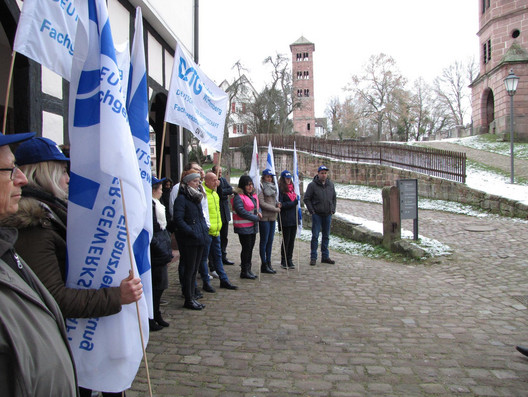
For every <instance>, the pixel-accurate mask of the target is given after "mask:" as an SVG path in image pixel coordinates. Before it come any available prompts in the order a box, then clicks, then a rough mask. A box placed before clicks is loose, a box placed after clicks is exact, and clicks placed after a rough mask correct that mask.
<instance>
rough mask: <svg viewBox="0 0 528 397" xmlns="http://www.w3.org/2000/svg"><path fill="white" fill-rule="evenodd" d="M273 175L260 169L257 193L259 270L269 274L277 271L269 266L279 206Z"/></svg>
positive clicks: (267, 170)
mask: <svg viewBox="0 0 528 397" xmlns="http://www.w3.org/2000/svg"><path fill="white" fill-rule="evenodd" d="M274 176H275V175H274V174H273V172H271V170H270V169H269V168H266V169H265V170H264V171H262V178H261V179H260V190H259V195H258V198H259V204H260V209H261V210H262V219H261V220H260V221H259V233H260V244H259V251H260V261H261V265H260V272H261V273H269V274H275V273H277V272H276V271H275V270H274V269H273V267H271V249H272V247H273V237H274V236H275V220H276V219H277V215H278V214H279V212H280V206H281V204H280V203H279V201H278V200H277V197H278V194H277V185H275V183H274V181H273V177H274Z"/></svg>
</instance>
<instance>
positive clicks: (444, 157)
mask: <svg viewBox="0 0 528 397" xmlns="http://www.w3.org/2000/svg"><path fill="white" fill-rule="evenodd" d="M256 137H257V145H258V146H266V147H267V146H268V143H269V142H270V141H271V145H272V147H273V148H274V149H275V148H277V149H288V150H293V142H294V141H295V145H296V147H297V150H298V151H302V152H307V153H309V154H315V155H319V156H324V157H329V158H331V159H336V160H345V161H355V162H358V163H371V164H380V165H386V166H389V167H396V168H401V169H405V170H409V171H413V172H420V173H422V174H426V175H430V176H434V177H438V178H444V179H448V180H451V181H455V182H462V183H465V182H466V153H463V152H455V151H451V150H440V149H434V148H426V147H419V146H410V145H402V144H398V143H385V142H373V143H367V142H356V141H352V140H343V141H338V140H331V139H320V138H314V137H306V136H294V135H275V134H269V135H268V134H257V135H256ZM253 138H254V135H247V136H242V137H237V138H230V139H229V146H230V147H232V148H238V147H241V146H244V145H252V144H253Z"/></svg>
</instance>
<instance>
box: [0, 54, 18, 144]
mask: <svg viewBox="0 0 528 397" xmlns="http://www.w3.org/2000/svg"><path fill="white" fill-rule="evenodd" d="M15 55H16V51H13V53H12V54H11V66H10V67H9V78H8V79H7V88H6V96H5V107H4V121H3V123H2V131H1V132H3V133H4V134H6V133H7V131H6V125H7V108H8V107H9V94H10V91H11V80H12V79H13V69H14V67H15Z"/></svg>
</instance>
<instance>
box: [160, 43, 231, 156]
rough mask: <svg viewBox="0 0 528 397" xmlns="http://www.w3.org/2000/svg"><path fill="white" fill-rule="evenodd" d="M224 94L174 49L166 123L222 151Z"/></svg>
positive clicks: (224, 111)
mask: <svg viewBox="0 0 528 397" xmlns="http://www.w3.org/2000/svg"><path fill="white" fill-rule="evenodd" d="M226 111H227V94H226V93H225V92H224V91H223V90H222V89H220V88H219V87H218V86H217V85H216V84H215V83H213V82H212V81H211V80H210V79H209V78H208V77H207V76H206V75H205V73H203V72H202V70H201V69H200V68H199V67H198V65H196V63H194V61H193V60H192V58H191V57H190V56H188V55H187V54H186V53H185V51H184V50H183V48H182V46H181V44H180V43H177V45H176V53H175V54H174V66H173V68H172V77H171V84H170V89H169V95H168V97H167V108H166V110H165V121H166V122H168V123H172V124H177V125H180V126H182V127H184V128H187V129H188V130H189V131H191V132H192V133H193V135H194V136H195V137H196V138H198V139H199V140H200V142H201V143H202V144H204V145H209V146H212V147H213V149H215V150H217V151H219V152H221V151H222V140H223V138H224V125H225V118H226Z"/></svg>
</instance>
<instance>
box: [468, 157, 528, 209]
mask: <svg viewBox="0 0 528 397" xmlns="http://www.w3.org/2000/svg"><path fill="white" fill-rule="evenodd" d="M466 174H467V178H466V185H468V186H469V187H470V188H472V189H477V190H480V191H483V192H486V193H489V194H494V195H497V196H501V197H506V198H509V199H511V200H516V201H519V202H521V203H523V204H528V186H527V185H525V184H520V183H517V182H516V183H515V184H513V185H512V184H511V183H510V178H509V177H505V176H502V175H499V174H496V173H492V172H489V171H485V170H482V169H480V168H479V167H478V166H477V165H473V164H470V163H468V164H467V167H466Z"/></svg>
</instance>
